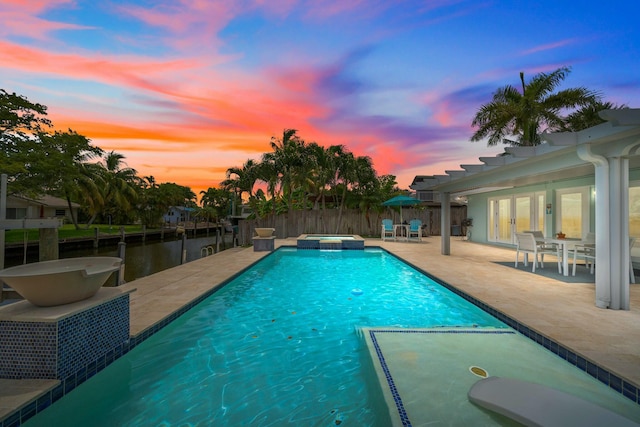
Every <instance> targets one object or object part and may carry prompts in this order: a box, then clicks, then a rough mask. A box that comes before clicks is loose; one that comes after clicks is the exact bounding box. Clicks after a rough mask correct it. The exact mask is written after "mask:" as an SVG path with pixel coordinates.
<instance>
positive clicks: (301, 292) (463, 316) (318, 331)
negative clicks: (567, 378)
mask: <svg viewBox="0 0 640 427" xmlns="http://www.w3.org/2000/svg"><path fill="white" fill-rule="evenodd" d="M474 325H477V326H491V327H498V328H507V326H506V325H504V324H503V323H501V322H500V321H498V320H497V319H495V318H494V317H492V316H490V315H489V314H487V313H486V312H484V311H482V310H480V309H479V308H477V307H476V306H474V305H471V304H469V303H467V302H466V301H464V300H462V299H461V298H460V297H458V296H457V295H455V294H453V293H452V292H450V291H448V290H447V289H446V288H443V287H442V286H440V285H438V284H437V283H435V282H434V281H432V280H431V279H430V278H428V277H426V276H425V275H423V274H421V273H420V272H418V271H417V270H415V269H413V268H412V267H410V266H408V265H407V264H405V263H403V262H402V261H400V260H398V259H397V258H395V257H393V256H392V255H390V254H388V253H386V252H384V251H382V250H380V249H369V248H367V249H365V250H358V251H355V250H349V251H326V252H325V251H316V250H311V251H310V250H297V249H295V248H281V249H279V250H277V251H275V252H274V253H273V254H271V255H269V256H267V257H265V258H264V259H262V260H261V261H260V262H258V263H257V264H255V265H254V266H253V267H251V268H250V269H249V270H247V271H246V272H245V273H243V274H242V275H240V276H238V277H237V278H236V279H234V280H233V281H231V282H230V283H229V284H227V285H226V286H224V287H223V288H222V289H220V290H219V291H217V292H216V293H215V294H214V295H212V296H211V297H210V298H208V299H207V300H205V301H203V302H202V303H201V304H199V305H198V306H196V307H194V308H193V309H192V310H190V311H189V312H187V313H186V314H185V315H183V316H181V317H180V318H178V319H177V320H176V321H174V322H172V323H171V324H170V325H169V326H167V327H166V328H164V329H162V330H161V331H160V332H158V333H156V334H155V335H153V336H152V337H151V338H149V339H148V340H146V341H144V342H143V343H142V344H141V345H139V346H137V347H136V348H135V349H133V350H132V351H130V352H129V353H127V354H126V355H125V356H123V357H121V358H120V359H118V360H116V361H115V362H114V363H113V364H112V365H110V366H109V367H108V368H106V369H105V370H103V371H101V372H100V373H98V374H97V375H95V376H94V377H93V378H91V379H90V380H88V381H87V382H85V383H84V384H82V385H80V386H79V387H77V388H76V389H75V390H73V391H72V392H71V393H69V394H68V395H66V396H65V397H64V398H62V399H61V400H59V401H58V402H57V403H56V404H55V405H53V406H52V407H50V408H48V409H47V410H46V411H44V412H42V413H40V414H38V415H37V416H35V417H33V418H32V419H30V420H29V421H28V422H27V423H25V425H26V426H40V425H41V426H51V425H65V426H66V425H69V426H71V425H92V426H114V425H117V426H134V425H145V426H147V425H149V426H196V425H198V426H208V425H215V426H238V425H256V426H280V425H283V424H294V425H339V424H342V423H344V424H343V425H354V426H376V425H388V424H389V418H388V410H387V408H386V406H385V405H384V404H383V403H381V402H382V400H381V399H382V398H381V396H380V393H379V391H377V390H376V387H372V386H371V384H372V381H373V380H372V378H373V377H374V374H373V372H372V370H371V368H370V367H369V364H370V362H369V361H368V360H369V359H368V355H367V349H366V347H365V344H364V341H363V339H362V338H361V337H360V335H359V333H358V331H359V328H360V327H364V326H370V327H379V326H394V327H402V328H409V327H430V326H474Z"/></svg>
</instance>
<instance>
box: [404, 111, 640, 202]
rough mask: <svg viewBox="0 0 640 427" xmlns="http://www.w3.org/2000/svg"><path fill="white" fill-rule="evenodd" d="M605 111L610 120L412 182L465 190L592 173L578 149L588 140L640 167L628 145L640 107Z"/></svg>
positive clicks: (639, 126)
mask: <svg viewBox="0 0 640 427" xmlns="http://www.w3.org/2000/svg"><path fill="white" fill-rule="evenodd" d="M601 116H602V117H604V118H606V119H607V120H609V121H608V122H607V123H603V124H601V125H598V126H594V127H592V128H589V129H585V130H583V131H580V132H575V133H574V132H566V133H547V134H543V136H542V138H543V140H544V142H543V143H542V144H540V145H538V146H534V147H507V148H505V152H504V154H503V155H498V156H495V157H480V158H479V160H480V161H481V162H482V163H480V164H471V165H460V167H461V168H462V169H461V170H447V171H445V175H434V176H432V177H430V178H429V177H421V179H420V180H414V183H412V184H411V185H410V187H411V188H412V189H413V190H418V191H419V190H432V191H439V192H444V193H450V194H458V195H464V194H471V193H479V192H485V191H492V190H495V189H496V188H509V187H521V186H525V185H531V184H538V183H543V182H556V181H562V180H566V179H572V178H579V177H584V176H591V175H593V174H594V165H593V163H592V162H591V161H589V160H585V159H583V158H581V157H580V155H579V153H578V149H577V147H578V146H580V145H587V144H588V145H589V146H590V149H591V150H592V152H593V153H595V154H597V155H602V156H605V157H607V156H611V155H622V156H623V157H625V158H628V159H629V167H630V168H638V167H640V155H638V154H637V153H636V152H635V150H628V149H626V147H627V146H628V145H629V143H631V144H633V143H634V141H635V142H637V140H638V138H640V109H625V110H606V111H603V112H602V113H601Z"/></svg>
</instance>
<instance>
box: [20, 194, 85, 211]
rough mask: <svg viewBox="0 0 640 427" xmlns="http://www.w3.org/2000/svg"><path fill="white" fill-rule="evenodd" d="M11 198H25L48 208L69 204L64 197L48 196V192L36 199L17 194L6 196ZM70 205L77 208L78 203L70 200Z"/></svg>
mask: <svg viewBox="0 0 640 427" xmlns="http://www.w3.org/2000/svg"><path fill="white" fill-rule="evenodd" d="M11 198H14V199H20V200H25V201H27V202H29V203H32V204H34V205H40V206H45V207H48V208H68V207H69V204H68V203H67V201H66V200H65V199H61V198H60V197H55V196H50V195H48V194H45V195H44V196H42V197H39V198H37V199H32V198H30V197H25V196H19V195H12V196H9V197H8V199H11ZM71 207H73V208H79V207H80V205H79V204H78V203H75V202H71Z"/></svg>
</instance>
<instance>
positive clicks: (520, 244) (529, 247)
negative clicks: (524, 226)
mask: <svg viewBox="0 0 640 427" xmlns="http://www.w3.org/2000/svg"><path fill="white" fill-rule="evenodd" d="M516 242H517V247H516V264H515V267H516V268H518V259H519V258H520V252H522V253H523V254H524V265H527V255H528V254H533V268H532V270H531V271H532V272H533V273H535V272H536V266H537V265H538V262H539V263H540V267H541V268H544V256H545V254H552V255H555V256H557V257H558V273H561V272H562V264H561V262H560V258H561V256H560V254H559V253H558V248H557V247H555V248H552V247H548V246H544V245H539V244H538V242H536V238H535V237H534V235H533V234H531V233H516ZM538 255H539V257H538Z"/></svg>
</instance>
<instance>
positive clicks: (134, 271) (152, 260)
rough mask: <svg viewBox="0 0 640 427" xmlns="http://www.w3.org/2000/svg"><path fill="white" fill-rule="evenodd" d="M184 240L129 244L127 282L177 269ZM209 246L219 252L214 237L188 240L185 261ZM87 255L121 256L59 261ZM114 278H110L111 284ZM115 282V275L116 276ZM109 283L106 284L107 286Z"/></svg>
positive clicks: (111, 252) (9, 262) (73, 253)
mask: <svg viewBox="0 0 640 427" xmlns="http://www.w3.org/2000/svg"><path fill="white" fill-rule="evenodd" d="M182 246H183V245H182V238H174V237H172V238H171V239H170V240H164V241H156V242H147V243H137V242H136V243H127V244H126V246H125V257H124V262H125V269H124V279H125V281H127V282H131V281H133V280H135V279H137V278H140V277H145V276H148V275H150V274H153V273H157V272H159V271H162V270H166V269H168V268H172V267H176V266H178V265H180V264H181V259H182ZM219 246H220V250H223V249H224V248H225V247H226V248H230V247H232V246H233V243H232V241H231V236H226V242H225V244H224V245H223V244H222V241H221V240H220V245H219ZM207 247H210V249H209V252H208V253H209V254H211V250H213V251H216V236H215V234H214V235H212V236H208V237H195V238H188V239H187V240H186V255H187V256H186V262H190V261H194V260H196V259H199V258H201V257H202V252H203V251H202V249H203V248H207ZM85 256H118V248H117V246H109V247H100V248H97V249H94V248H84V249H72V250H64V251H60V254H59V257H60V258H75V257H85ZM23 261H24V258H23V257H7V258H6V259H5V268H8V267H13V266H15V265H21V264H23ZM36 261H38V258H37V254H36V255H32V254H29V255H28V256H27V262H28V263H32V262H36ZM111 280H112V279H109V281H111ZM113 280H114V282H115V276H114V277H113ZM109 284H110V283H109V282H107V284H106V285H107V286H108V285H109Z"/></svg>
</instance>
